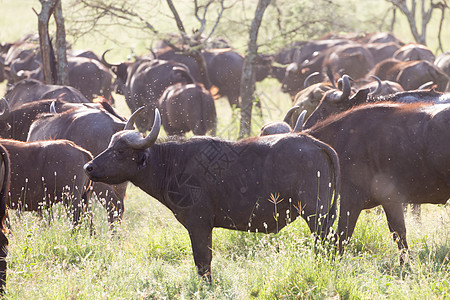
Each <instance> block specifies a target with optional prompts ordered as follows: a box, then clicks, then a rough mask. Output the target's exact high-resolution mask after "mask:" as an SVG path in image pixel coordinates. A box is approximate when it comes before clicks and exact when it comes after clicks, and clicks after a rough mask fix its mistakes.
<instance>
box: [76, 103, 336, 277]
mask: <svg viewBox="0 0 450 300" xmlns="http://www.w3.org/2000/svg"><path fill="white" fill-rule="evenodd" d="M142 109H143V108H140V109H138V110H137V111H136V112H135V113H134V114H133V115H132V116H131V117H130V120H129V121H128V123H127V125H126V126H125V129H124V130H123V131H120V132H117V133H116V134H114V135H113V136H112V138H111V142H110V144H109V146H108V148H107V149H106V150H105V151H103V152H102V153H101V154H99V155H98V156H96V157H95V158H94V159H93V160H92V161H90V162H89V163H87V164H86V165H85V166H84V170H85V171H86V173H87V174H88V176H89V177H90V178H91V179H92V180H94V181H99V182H104V183H108V184H119V183H122V182H125V181H131V182H132V183H133V184H134V185H136V186H138V187H139V188H141V189H142V190H143V191H145V192H146V193H147V194H149V195H151V196H152V197H154V198H156V199H157V200H159V201H160V202H161V203H162V204H164V205H165V206H167V207H168V208H169V209H170V210H171V211H172V212H173V213H174V215H175V217H176V218H177V220H178V221H179V222H180V223H181V224H182V225H183V226H184V227H185V228H186V229H187V231H188V232H189V236H190V238H191V243H192V251H193V256H194V261H195V265H196V267H197V270H198V273H199V274H200V275H201V276H204V277H205V278H206V279H207V280H210V279H211V260H212V230H213V228H215V227H221V228H227V229H233V230H241V231H252V232H265V233H270V232H277V231H278V230H280V229H281V228H283V227H284V226H286V225H287V224H288V223H289V222H290V220H294V219H295V218H297V217H298V216H301V217H302V218H304V219H305V221H306V222H307V223H308V226H309V228H310V230H311V232H314V233H317V234H318V235H319V236H320V237H322V238H324V237H326V236H327V234H328V232H329V230H330V228H331V225H332V224H333V222H334V219H335V214H336V200H335V199H334V198H333V195H335V196H336V197H337V195H338V194H339V186H340V175H339V174H340V169H339V159H338V157H337V155H336V152H335V151H334V150H333V149H332V148H331V147H330V146H328V145H327V144H325V143H322V142H320V141H319V140H317V139H314V138H312V137H311V136H309V135H307V134H304V133H299V134H274V135H269V136H263V137H252V138H247V139H243V140H240V141H237V142H232V141H225V140H222V139H219V138H214V137H194V138H191V139H189V140H187V141H183V142H180V141H171V142H165V143H155V141H156V139H157V137H158V133H159V130H160V126H161V119H160V115H159V111H158V110H157V109H156V110H155V117H154V122H153V127H152V129H151V131H150V133H149V134H148V135H147V136H143V135H142V134H140V133H138V132H137V131H134V130H131V129H132V127H133V125H132V124H133V122H134V121H135V119H136V116H137V115H138V114H139V113H141V111H142ZM311 162H313V163H311ZM330 183H331V184H330ZM275 203H276V207H277V210H278V211H280V212H283V214H284V215H280V217H279V218H278V220H275V219H274V217H273V214H274V209H275V207H274V205H275ZM294 204H295V206H297V207H299V209H298V210H296V209H295V208H294V206H293V205H294ZM280 214H281V213H280Z"/></svg>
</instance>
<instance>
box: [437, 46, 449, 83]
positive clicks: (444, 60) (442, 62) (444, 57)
mask: <svg viewBox="0 0 450 300" xmlns="http://www.w3.org/2000/svg"><path fill="white" fill-rule="evenodd" d="M434 65H435V66H436V67H438V68H439V69H441V70H442V72H444V73H445V74H446V75H447V76H448V77H450V51H446V52H444V53H441V55H439V56H438V57H436V60H435V61H434ZM447 90H450V86H449V87H448V89H447Z"/></svg>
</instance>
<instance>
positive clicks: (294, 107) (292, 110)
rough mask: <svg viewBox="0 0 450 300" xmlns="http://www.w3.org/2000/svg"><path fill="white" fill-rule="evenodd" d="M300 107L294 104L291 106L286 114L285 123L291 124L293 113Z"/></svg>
mask: <svg viewBox="0 0 450 300" xmlns="http://www.w3.org/2000/svg"><path fill="white" fill-rule="evenodd" d="M299 109H300V106H293V107H291V108H290V109H289V110H288V111H287V113H286V115H285V116H284V119H283V121H284V122H285V123H288V124H291V120H292V114H293V113H294V112H296V111H297V110H299Z"/></svg>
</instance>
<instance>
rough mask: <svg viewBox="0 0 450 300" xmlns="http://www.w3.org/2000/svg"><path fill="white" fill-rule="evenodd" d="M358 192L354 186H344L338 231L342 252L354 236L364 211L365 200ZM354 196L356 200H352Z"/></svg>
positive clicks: (340, 250)
mask: <svg viewBox="0 0 450 300" xmlns="http://www.w3.org/2000/svg"><path fill="white" fill-rule="evenodd" d="M357 194H358V193H357V190H356V189H355V187H353V186H348V187H347V186H343V188H342V192H341V205H340V211H339V222H338V232H337V233H338V239H339V252H340V253H342V252H343V250H344V249H343V246H344V244H345V243H346V242H348V240H349V239H350V238H351V237H352V235H353V231H354V230H355V226H356V221H358V217H359V215H360V213H361V211H362V206H361V205H362V203H363V201H360V199H361V196H358V195H357ZM346 195H349V196H346ZM351 195H353V196H351ZM355 195H356V196H355ZM352 198H353V199H355V200H352Z"/></svg>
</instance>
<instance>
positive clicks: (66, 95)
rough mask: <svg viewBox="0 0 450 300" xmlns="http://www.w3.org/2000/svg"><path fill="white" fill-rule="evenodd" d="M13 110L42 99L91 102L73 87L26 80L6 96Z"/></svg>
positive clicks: (10, 89) (16, 85) (10, 90)
mask: <svg viewBox="0 0 450 300" xmlns="http://www.w3.org/2000/svg"><path fill="white" fill-rule="evenodd" d="M5 98H6V100H8V103H9V106H10V108H11V109H13V108H16V107H18V106H19V105H22V104H24V103H28V102H33V101H36V100H42V99H56V98H59V99H61V100H64V101H67V102H73V103H88V102H89V100H88V99H86V97H84V96H83V94H81V93H80V92H79V91H78V90H77V89H75V88H73V87H71V86H60V85H51V84H44V83H41V82H40V81H37V80H34V79H24V80H21V81H19V82H18V83H16V84H15V85H13V86H12V87H10V88H9V89H8V91H7V92H6V94H5Z"/></svg>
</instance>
